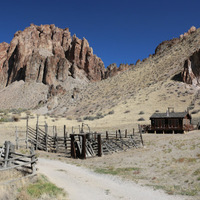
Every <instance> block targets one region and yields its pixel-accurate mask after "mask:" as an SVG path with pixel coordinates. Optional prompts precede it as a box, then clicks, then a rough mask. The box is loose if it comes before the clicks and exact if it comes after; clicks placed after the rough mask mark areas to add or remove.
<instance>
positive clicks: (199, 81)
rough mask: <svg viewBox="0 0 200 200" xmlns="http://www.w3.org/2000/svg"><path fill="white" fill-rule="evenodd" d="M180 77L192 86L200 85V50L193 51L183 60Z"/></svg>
mask: <svg viewBox="0 0 200 200" xmlns="http://www.w3.org/2000/svg"><path fill="white" fill-rule="evenodd" d="M182 78H183V81H184V82H185V83H188V84H192V85H194V86H199V85H200V50H198V51H196V52H194V53H193V54H192V55H191V56H190V57H189V58H188V59H187V60H185V62H184V70H183V72H182Z"/></svg>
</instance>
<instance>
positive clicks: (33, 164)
mask: <svg viewBox="0 0 200 200" xmlns="http://www.w3.org/2000/svg"><path fill="white" fill-rule="evenodd" d="M30 154H31V169H32V174H35V173H36V167H35V166H36V161H35V159H36V156H35V151H34V149H33V147H31V149H30Z"/></svg>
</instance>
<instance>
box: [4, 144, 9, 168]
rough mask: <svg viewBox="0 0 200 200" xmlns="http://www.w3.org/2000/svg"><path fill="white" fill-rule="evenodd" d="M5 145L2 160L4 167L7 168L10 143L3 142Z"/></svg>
mask: <svg viewBox="0 0 200 200" xmlns="http://www.w3.org/2000/svg"><path fill="white" fill-rule="evenodd" d="M4 145H5V153H4V155H5V156H4V159H5V162H4V167H5V168H6V167H8V158H9V150H10V141H5V143H4Z"/></svg>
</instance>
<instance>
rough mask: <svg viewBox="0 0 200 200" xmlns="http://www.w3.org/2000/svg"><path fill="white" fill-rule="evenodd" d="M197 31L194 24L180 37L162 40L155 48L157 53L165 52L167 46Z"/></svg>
mask: <svg viewBox="0 0 200 200" xmlns="http://www.w3.org/2000/svg"><path fill="white" fill-rule="evenodd" d="M195 31H196V27H195V26H192V27H191V28H190V29H189V30H188V31H187V32H185V33H184V34H181V35H180V36H179V38H173V39H171V40H165V41H163V42H161V43H160V44H159V45H158V46H157V47H156V49H155V54H161V53H163V52H164V51H165V50H166V49H167V48H170V47H172V46H173V45H175V44H177V43H178V42H180V41H181V40H182V39H185V38H187V37H188V36H189V35H191V34H192V33H194V32H195Z"/></svg>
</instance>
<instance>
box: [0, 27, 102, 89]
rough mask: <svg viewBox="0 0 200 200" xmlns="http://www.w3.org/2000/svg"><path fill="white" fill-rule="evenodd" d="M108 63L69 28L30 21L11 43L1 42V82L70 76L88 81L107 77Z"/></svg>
mask: <svg viewBox="0 0 200 200" xmlns="http://www.w3.org/2000/svg"><path fill="white" fill-rule="evenodd" d="M104 71H105V67H104V64H103V62H102V60H101V59H100V58H98V57H97V56H96V55H94V54H93V50H92V48H91V47H89V43H88V41H87V40H86V39H85V38H84V39H83V40H81V39H78V38H77V37H76V36H75V35H74V36H73V37H71V34H70V32H69V29H68V28H66V29H60V28H57V27H55V25H41V26H36V25H33V24H31V26H30V27H28V28H26V29H25V30H24V31H18V32H16V33H15V35H14V38H13V40H12V41H11V43H10V45H8V44H7V43H2V44H0V83H1V87H5V86H7V85H9V84H10V83H12V82H14V81H16V80H17V81H19V80H24V81H25V82H39V83H44V84H47V85H58V84H59V83H60V82H64V81H66V80H67V78H68V76H72V77H73V78H79V79H83V80H89V81H98V80H101V79H103V78H104Z"/></svg>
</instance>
